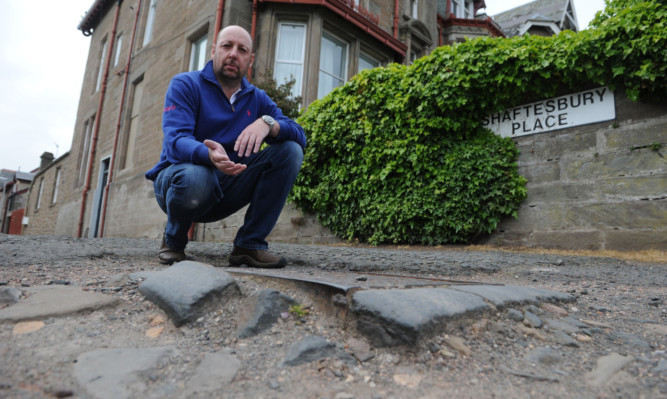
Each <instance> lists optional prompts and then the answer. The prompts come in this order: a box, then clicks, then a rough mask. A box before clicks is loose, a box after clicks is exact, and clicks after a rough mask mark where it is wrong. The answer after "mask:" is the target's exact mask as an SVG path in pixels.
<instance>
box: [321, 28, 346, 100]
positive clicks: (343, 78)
mask: <svg viewBox="0 0 667 399" xmlns="http://www.w3.org/2000/svg"><path fill="white" fill-rule="evenodd" d="M325 36H327V38H328V39H329V40H331V41H333V42H339V43H341V44H344V45H345V49H344V54H343V57H344V58H343V63H342V64H343V65H344V71H343V73H344V76H337V75H334V74H333V73H331V72H329V71H325V70H322V62H321V61H320V66H319V71H318V72H319V73H318V79H317V98H322V97H324V96H326V95H327V94H329V93H330V92H331V90H330V91H327V92H326V93H323V92H322V91H321V90H320V88H321V82H320V79H319V74H320V73H324V74H325V75H329V76H331V77H333V78H334V79H338V80H340V81H341V84H340V85H338V86H342V85H344V84H345V82H347V74H348V71H347V70H348V66H349V62H350V61H349V59H350V57H349V56H350V43H349V42H347V41H346V40H343V39H341V38H340V37H338V36H336V35H334V34H333V33H331V32H328V31H323V32H322V38H321V39H320V60H321V59H322V45H321V43H322V40H324V38H325ZM338 86H336V87H338ZM334 88H335V87H334ZM332 90H333V89H332Z"/></svg>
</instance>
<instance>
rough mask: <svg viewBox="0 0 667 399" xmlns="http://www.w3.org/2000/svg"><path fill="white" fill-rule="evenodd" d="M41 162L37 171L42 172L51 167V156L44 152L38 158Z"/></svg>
mask: <svg viewBox="0 0 667 399" xmlns="http://www.w3.org/2000/svg"><path fill="white" fill-rule="evenodd" d="M39 158H40V159H41V160H42V161H41V162H40V163H39V170H40V171H41V170H44V169H46V168H48V167H49V165H51V163H52V162H53V154H52V153H50V152H44V153H43V154H42V156H41V157H39Z"/></svg>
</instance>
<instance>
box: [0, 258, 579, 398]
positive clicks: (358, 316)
mask: <svg viewBox="0 0 667 399" xmlns="http://www.w3.org/2000/svg"><path fill="white" fill-rule="evenodd" d="M232 273H239V274H243V275H246V276H248V275H253V276H256V277H262V278H273V279H281V280H286V281H294V282H298V283H301V284H313V285H316V286H328V287H330V288H331V289H332V290H333V291H331V292H333V294H332V295H331V296H330V297H328V298H325V299H326V300H329V301H332V302H334V297H336V296H338V299H337V303H336V304H335V305H332V306H336V307H343V308H345V311H346V312H349V314H350V315H352V318H353V319H354V320H356V329H357V331H358V332H360V333H361V334H362V335H363V336H364V337H365V338H366V339H367V340H368V342H370V343H371V344H372V345H373V346H375V347H390V346H416V345H418V344H419V343H420V342H422V341H423V340H424V339H426V338H428V337H430V336H432V335H433V334H434V333H435V332H436V331H439V330H441V329H442V328H444V326H446V325H447V324H448V323H450V322H451V321H453V320H459V319H461V318H462V317H469V318H474V317H479V315H480V314H484V313H490V312H492V311H496V310H497V309H498V308H507V307H509V306H513V305H531V304H533V305H537V304H539V303H559V302H573V301H574V300H575V298H574V297H573V296H572V295H570V294H566V293H560V292H554V291H548V290H543V289H537V288H531V287H521V286H509V285H507V286H506V285H499V284H489V285H477V284H470V283H468V282H465V281H460V280H446V279H419V278H418V277H417V278H415V277H414V276H412V277H411V276H405V277H402V276H397V275H389V276H387V275H380V276H377V277H378V279H377V280H375V279H374V278H373V275H372V274H371V275H370V276H371V278H370V282H369V277H368V276H365V275H362V276H357V277H356V278H354V279H352V280H350V276H349V275H347V273H329V274H326V273H324V274H322V273H319V274H318V276H317V277H312V276H311V277H309V276H308V275H301V276H299V273H296V274H295V273H294V272H293V271H292V272H289V271H288V272H282V273H281V271H265V270H243V271H238V270H233V269H232ZM232 273H230V272H228V271H226V270H224V269H221V268H217V267H213V266H211V265H208V264H204V263H200V262H194V261H183V262H179V263H176V264H174V265H173V266H170V267H167V268H165V269H163V270H159V271H149V272H138V273H131V274H129V275H127V276H126V278H128V279H129V280H130V281H132V282H135V283H138V284H139V292H140V293H141V294H142V295H143V296H144V297H145V299H146V300H148V301H151V302H152V303H154V304H155V305H157V306H158V307H159V308H161V309H162V310H163V311H164V312H165V314H166V315H167V316H168V317H169V319H170V320H171V322H172V323H173V325H174V326H176V327H179V326H182V325H183V324H185V323H188V322H194V321H196V320H197V319H198V318H200V317H202V316H206V315H207V314H208V313H210V312H214V311H215V310H216V309H219V308H220V306H222V305H224V304H225V303H226V302H227V301H228V300H229V299H230V298H238V297H239V296H240V289H239V287H238V284H237V282H236V279H235V278H234V276H233V275H232ZM352 277H354V276H352ZM341 278H342V279H343V280H345V279H347V280H348V281H347V282H342V281H341ZM452 281H453V282H452ZM399 282H400V284H399ZM387 285H390V286H393V287H394V288H388V287H387ZM397 285H402V286H400V287H399V288H396V286H397ZM415 285H418V287H415ZM428 285H433V286H428ZM378 286H383V288H372V287H378ZM0 288H3V289H2V290H1V291H2V292H3V293H4V295H5V296H7V297H15V296H12V290H13V288H11V287H0ZM27 290H28V292H29V295H28V296H27V297H25V298H23V299H20V300H17V301H16V302H15V303H13V304H11V305H10V306H7V307H6V308H4V309H0V323H1V322H24V323H21V324H18V325H20V326H22V328H26V329H27V330H29V329H31V328H35V329H38V328H40V327H41V325H43V323H42V324H41V325H40V324H39V323H41V322H39V321H34V320H43V319H48V318H51V317H66V316H70V315H74V314H81V313H85V312H90V311H94V310H99V309H103V308H105V307H113V306H117V305H118V304H119V301H118V299H117V298H116V297H114V296H112V295H107V294H102V293H98V292H87V291H83V290H82V289H81V288H78V287H69V286H62V285H49V286H37V287H28V288H27ZM327 296H328V295H327ZM341 297H342V299H341ZM248 303H250V304H251V305H250V308H251V309H250V311H249V312H248V314H249V315H248V317H246V319H245V320H244V323H243V325H242V326H241V327H240V328H239V334H238V335H239V337H242V338H243V337H249V336H253V335H257V334H260V333H261V332H262V331H265V330H267V329H269V328H270V327H271V326H272V325H273V324H274V323H275V322H276V321H277V320H278V318H279V317H280V314H281V313H282V312H286V311H287V310H288V309H289V307H290V306H291V305H294V304H295V303H296V302H295V301H294V300H293V299H291V298H290V297H289V296H287V295H285V294H282V293H280V292H279V291H277V290H273V289H265V290H260V291H258V292H257V293H254V294H253V295H251V296H250V299H249V300H248ZM31 321H33V322H31ZM174 351H176V349H175V348H174V347H153V348H134V349H118V348H117V349H103V348H100V349H98V350H94V351H89V352H86V353H84V354H82V355H81V356H80V357H79V358H78V359H77V363H76V367H75V375H76V377H77V379H78V380H79V382H80V383H81V384H82V385H84V386H85V387H86V388H87V390H88V391H89V392H95V393H96V395H95V396H96V397H100V398H119V397H127V392H129V388H128V387H129V386H131V385H132V384H134V383H136V381H135V378H136V377H135V376H136V374H137V373H138V372H140V371H141V370H144V369H147V368H151V367H154V366H155V365H156V364H158V363H159V362H161V361H164V359H165V358H168V357H169V356H172V355H173V353H174ZM356 355H357V357H358V358H359V357H361V358H363V356H364V354H363V353H361V354H360V353H357V354H356ZM325 357H334V358H337V359H340V360H342V361H345V362H349V363H350V364H352V363H354V362H356V360H355V358H354V357H353V356H352V355H351V354H349V353H348V352H346V351H344V350H343V349H342V348H339V347H337V346H336V345H335V344H333V343H331V342H328V341H327V340H325V339H324V338H321V337H315V336H309V337H305V338H304V339H303V340H301V341H299V342H297V343H295V344H294V346H293V347H292V348H291V349H290V351H289V352H288V353H287V354H286V356H285V360H284V364H285V365H297V364H301V363H305V362H311V361H314V360H316V359H320V358H325ZM128 365H129V367H128ZM239 367H240V364H239V363H238V360H236V358H235V357H234V356H232V355H229V354H225V353H217V354H212V355H210V356H209V357H207V358H206V359H205V360H204V363H203V364H202V365H201V366H200V369H199V370H198V371H197V373H195V377H194V379H195V380H196V381H195V382H196V383H193V386H198V387H199V389H202V387H204V388H205V387H206V385H207V384H208V385H210V384H211V383H212V382H211V381H215V383H213V384H214V385H215V386H214V387H212V388H211V389H214V388H216V387H218V386H222V385H220V384H223V385H224V384H225V383H226V382H229V381H230V380H231V378H233V376H234V375H235V372H236V371H237V370H238V368H239ZM212 370H215V372H213V374H211V373H212Z"/></svg>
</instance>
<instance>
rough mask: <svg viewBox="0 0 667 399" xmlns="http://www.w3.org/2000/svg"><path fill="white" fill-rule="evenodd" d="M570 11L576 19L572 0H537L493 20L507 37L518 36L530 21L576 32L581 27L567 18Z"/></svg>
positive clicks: (495, 16)
mask: <svg viewBox="0 0 667 399" xmlns="http://www.w3.org/2000/svg"><path fill="white" fill-rule="evenodd" d="M568 9H570V10H571V12H572V15H573V17H574V18H575V19H576V14H575V13H574V5H573V4H572V2H571V0H535V1H532V2H530V3H527V4H524V5H522V6H519V7H515V8H512V9H511V10H507V11H505V12H502V13H500V14H497V15H494V16H493V20H494V21H496V23H498V25H500V27H501V28H502V30H503V33H505V35H506V36H507V37H512V36H518V35H519V34H520V32H521V28H522V27H523V26H524V25H525V24H526V23H527V22H529V21H536V22H552V23H554V24H555V25H556V26H558V28H559V29H561V30H565V29H571V30H573V31H575V32H576V31H578V30H579V27H578V25H577V23H576V22H575V23H574V24H573V23H572V21H570V20H569V19H568V18H567V16H566V15H567V12H568Z"/></svg>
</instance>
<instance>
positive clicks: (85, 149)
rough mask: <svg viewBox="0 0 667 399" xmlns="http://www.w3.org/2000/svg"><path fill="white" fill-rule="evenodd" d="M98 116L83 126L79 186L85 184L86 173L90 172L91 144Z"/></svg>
mask: <svg viewBox="0 0 667 399" xmlns="http://www.w3.org/2000/svg"><path fill="white" fill-rule="evenodd" d="M95 121H96V116H93V117H92V118H90V119H88V120H86V121H85V123H84V125H83V142H82V143H81V144H82V147H81V168H80V169H79V179H78V185H79V186H80V185H81V184H83V181H84V180H85V179H86V172H87V171H88V163H89V162H90V159H88V158H89V157H90V142H91V140H92V137H93V126H95Z"/></svg>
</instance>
